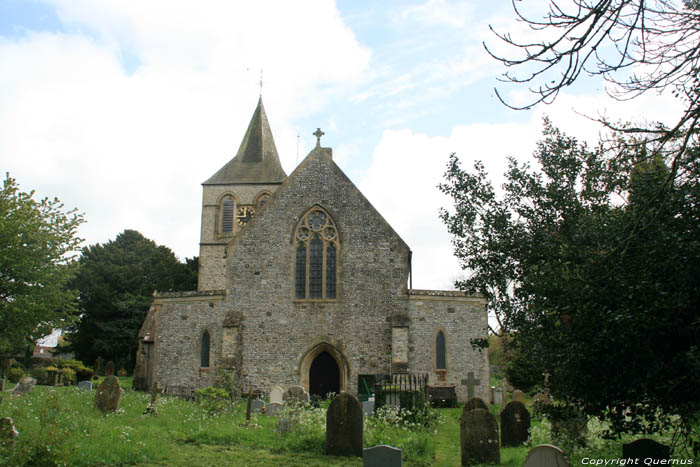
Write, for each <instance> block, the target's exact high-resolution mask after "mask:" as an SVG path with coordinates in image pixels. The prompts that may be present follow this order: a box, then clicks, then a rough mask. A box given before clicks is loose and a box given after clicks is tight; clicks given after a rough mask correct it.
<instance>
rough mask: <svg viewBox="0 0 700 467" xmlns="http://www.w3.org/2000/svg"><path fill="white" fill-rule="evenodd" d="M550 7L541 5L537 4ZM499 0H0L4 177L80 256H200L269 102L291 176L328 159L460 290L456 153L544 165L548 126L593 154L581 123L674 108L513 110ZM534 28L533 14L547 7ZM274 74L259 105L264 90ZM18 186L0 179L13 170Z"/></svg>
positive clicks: (516, 98) (418, 266) (493, 165)
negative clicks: (222, 193)
mask: <svg viewBox="0 0 700 467" xmlns="http://www.w3.org/2000/svg"><path fill="white" fill-rule="evenodd" d="M522 3H523V4H524V5H525V6H530V7H533V6H534V8H538V7H540V6H542V5H544V2H541V1H540V0H538V1H536V2H535V1H523V2H522ZM509 4H510V2H493V1H489V0H470V1H458V0H455V1H448V0H427V1H426V0H413V1H410V0H405V1H404V0H387V1H382V2H372V1H360V0H338V1H336V2H334V1H330V0H326V1H324V0H304V1H298V2H290V1H284V0H279V1H263V0H257V1H255V2H235V1H223V0H222V1H204V0H197V1H185V0H181V1H180V0H149V1H123V0H99V1H98V0H0V171H2V172H3V173H6V172H7V173H9V174H10V176H12V177H13V178H15V179H16V180H17V182H18V183H19V185H20V187H21V189H22V190H23V191H29V190H36V193H37V196H39V197H44V196H48V197H51V198H53V197H58V198H59V199H60V200H61V201H62V202H63V203H64V204H65V206H66V207H67V208H73V207H76V208H78V210H79V211H80V212H82V213H84V215H85V219H86V223H85V224H83V225H82V226H81V228H80V230H79V235H80V237H81V238H83V239H84V240H85V243H84V244H85V245H90V244H94V243H98V242H99V243H104V242H107V241H109V240H112V239H114V238H115V237H116V236H117V234H119V233H120V232H122V231H124V230H125V229H134V230H137V231H139V232H141V233H142V234H143V235H144V236H146V237H147V238H150V239H152V240H154V241H155V242H156V243H158V244H160V245H166V246H167V247H169V248H170V249H172V250H173V251H174V252H175V254H176V255H177V256H178V257H179V258H180V259H184V258H185V257H192V256H196V255H198V252H199V233H200V216H201V200H202V187H201V183H202V182H203V181H205V180H206V179H208V178H209V177H210V176H211V175H213V174H214V173H215V172H216V171H217V170H218V169H219V168H220V167H221V166H223V165H224V164H225V163H226V162H228V161H229V160H230V159H231V158H232V157H233V156H234V155H235V154H236V152H237V150H238V147H239V145H240V143H241V140H242V138H243V135H244V133H245V130H246V128H247V125H248V122H249V121H250V118H251V116H252V114H253V111H254V109H255V105H256V103H257V100H258V96H259V95H260V93H261V92H262V97H263V102H264V105H265V109H266V113H267V115H268V119H269V121H270V126H271V128H272V132H273V135H274V138H275V143H276V146H277V149H278V152H279V155H280V159H281V162H282V165H283V167H284V169H285V171H286V172H287V173H288V174H289V173H291V172H292V171H293V170H294V168H295V167H296V165H297V164H298V163H299V162H301V161H302V160H303V158H304V157H305V156H306V155H307V154H308V152H309V151H310V150H311V149H312V147H313V146H314V144H315V137H314V136H312V133H313V132H314V131H315V130H316V128H321V129H322V131H324V132H325V136H324V137H323V139H322V145H323V146H324V147H332V148H333V155H334V160H335V161H336V163H337V164H338V165H339V166H340V168H341V169H342V170H343V171H344V172H345V173H346V174H347V175H348V176H349V177H350V179H351V180H352V181H353V182H354V183H355V184H356V185H357V186H358V187H359V188H360V190H361V191H362V192H363V193H364V195H365V196H366V197H367V198H368V199H369V201H370V202H371V203H372V204H373V205H374V206H375V207H376V208H377V210H378V211H379V212H380V213H381V214H382V215H383V216H384V217H385V218H386V220H387V221H388V222H389V223H390V224H391V225H392V226H393V228H394V229H395V230H396V231H397V233H398V234H399V235H400V236H401V237H402V238H403V239H404V241H406V243H407V244H408V245H409V247H410V248H411V249H412V251H413V272H414V274H413V287H414V288H419V289H447V290H449V289H452V288H453V284H454V281H455V279H458V278H461V277H463V276H464V274H465V272H464V271H462V269H461V268H460V265H459V263H458V261H457V260H456V259H455V258H454V256H453V251H452V245H451V238H450V236H449V234H448V233H447V230H446V228H445V226H444V225H443V224H442V222H441V221H440V219H439V217H438V214H439V209H440V208H441V207H444V208H448V209H449V207H450V199H449V198H447V197H446V196H444V195H442V194H441V193H440V192H439V190H438V188H437V186H438V184H439V183H440V182H441V181H442V179H443V175H444V172H445V169H446V163H447V160H448V157H449V155H450V154H451V153H453V152H454V153H456V154H457V155H458V156H459V158H460V160H461V161H462V165H463V167H471V166H472V164H473V162H474V161H475V160H482V161H483V162H484V164H485V166H486V169H487V170H488V171H489V173H490V174H491V175H492V179H493V180H494V183H495V184H496V185H498V184H499V183H500V182H499V180H502V178H501V175H502V173H503V171H504V170H505V168H506V157H507V156H512V157H515V158H516V159H518V160H521V161H529V160H531V155H532V152H533V150H534V148H535V143H536V141H537V140H538V139H539V137H540V135H541V130H542V118H543V116H544V115H548V116H549V117H550V119H551V120H552V121H553V123H554V124H555V125H556V126H558V127H559V128H561V129H562V130H564V131H565V132H567V133H569V134H571V135H574V136H577V137H578V138H580V139H583V140H587V141H590V142H591V143H595V141H596V140H597V138H598V136H599V133H600V131H601V128H600V126H599V125H597V124H596V123H595V122H593V121H591V119H590V118H587V117H595V116H597V115H600V114H605V115H607V116H608V117H612V118H613V119H621V120H625V121H640V120H641V121H651V120H654V121H656V120H660V121H664V122H671V121H673V117H674V115H677V113H676V112H677V110H678V104H677V103H676V102H675V101H674V100H673V99H672V98H671V97H669V96H666V95H660V96H657V95H645V96H643V97H642V98H639V99H635V100H633V101H629V102H626V103H620V102H618V101H613V100H611V99H610V98H608V97H606V93H605V88H604V84H603V83H602V82H601V81H600V80H598V79H582V80H579V82H577V83H576V85H575V86H573V87H572V88H570V89H567V90H566V91H565V92H563V93H562V94H561V95H560V96H559V97H558V99H557V100H556V101H555V103H554V104H552V105H548V106H538V107H536V108H535V109H533V110H530V111H514V110H510V109H508V108H507V107H505V106H504V105H503V104H501V103H500V102H499V101H498V99H497V98H496V95H495V93H494V87H496V86H499V91H500V92H501V93H502V95H504V96H505V97H506V98H507V99H509V100H510V101H511V102H514V103H520V102H525V101H526V100H527V99H528V92H527V89H526V88H525V87H523V86H519V87H518V86H516V87H513V86H504V85H502V84H500V83H499V82H498V81H497V79H498V77H499V76H500V75H501V74H502V73H503V72H504V71H506V70H505V69H504V67H503V66H502V65H501V64H500V63H499V62H497V61H496V60H493V59H492V58H490V57H489V55H488V54H487V53H486V51H485V50H484V46H483V43H484V42H486V43H487V44H488V45H489V47H491V48H492V49H493V50H496V51H503V50H505V49H504V45H503V44H501V43H500V42H499V41H498V39H497V38H496V36H495V35H494V34H493V32H491V31H490V29H489V26H493V28H495V29H496V30H498V31H502V32H510V33H512V34H514V35H516V34H520V35H521V37H527V35H528V34H531V33H530V32H528V31H527V29H526V28H525V26H524V25H523V24H522V23H518V22H516V21H515V19H514V14H513V12H512V11H511V10H510V7H509V6H507V7H506V6H505V5H509ZM533 13H537V12H536V11H535V12H533ZM261 75H262V89H261V86H260V81H261ZM3 175H4V174H3Z"/></svg>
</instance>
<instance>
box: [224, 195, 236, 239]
mask: <svg viewBox="0 0 700 467" xmlns="http://www.w3.org/2000/svg"><path fill="white" fill-rule="evenodd" d="M233 212H234V202H233V198H232V197H230V196H227V197H225V198H224V199H223V200H222V201H221V232H222V233H233Z"/></svg>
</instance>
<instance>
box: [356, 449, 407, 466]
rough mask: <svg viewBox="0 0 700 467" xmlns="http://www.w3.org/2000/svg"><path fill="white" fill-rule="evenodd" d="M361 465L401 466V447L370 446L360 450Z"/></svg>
mask: <svg viewBox="0 0 700 467" xmlns="http://www.w3.org/2000/svg"><path fill="white" fill-rule="evenodd" d="M362 466H363V467H401V449H398V448H395V447H391V446H387V445H385V444H382V445H381V446H372V447H371V448H364V449H363V450H362Z"/></svg>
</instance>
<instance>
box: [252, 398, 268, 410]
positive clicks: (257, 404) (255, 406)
mask: <svg viewBox="0 0 700 467" xmlns="http://www.w3.org/2000/svg"><path fill="white" fill-rule="evenodd" d="M264 408H265V402H263V401H261V400H260V399H253V400H252V401H251V402H250V411H251V412H252V413H260V412H262V411H263V409H264Z"/></svg>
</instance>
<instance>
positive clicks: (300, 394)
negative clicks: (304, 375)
mask: <svg viewBox="0 0 700 467" xmlns="http://www.w3.org/2000/svg"><path fill="white" fill-rule="evenodd" d="M282 399H283V400H284V402H285V403H286V404H308V403H309V393H308V392H306V389H304V388H303V387H301V386H291V387H290V388H289V389H287V391H286V392H285V393H284V397H283V398H282Z"/></svg>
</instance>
